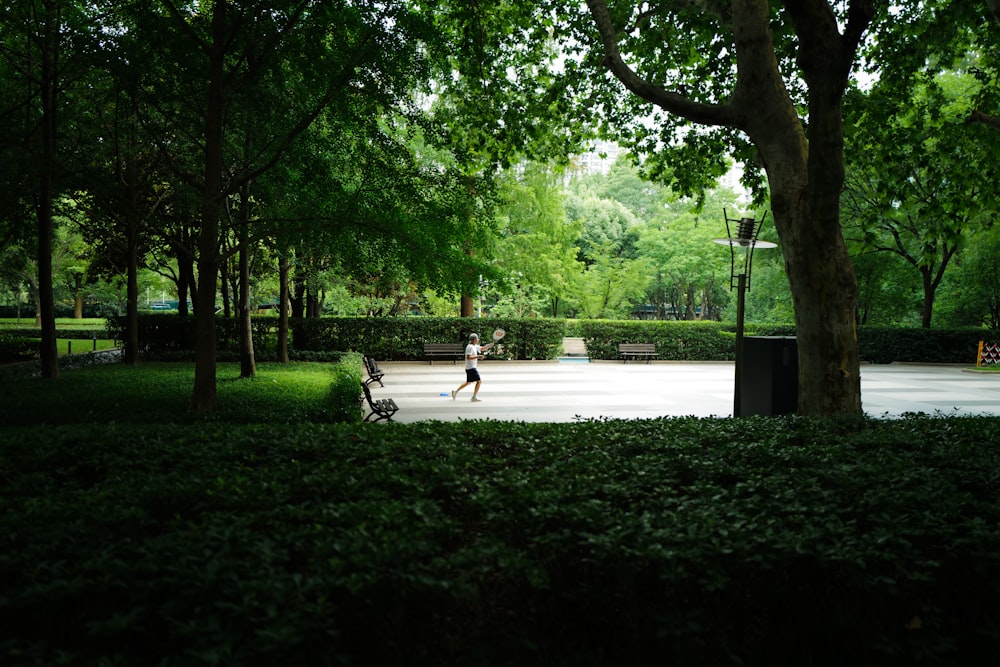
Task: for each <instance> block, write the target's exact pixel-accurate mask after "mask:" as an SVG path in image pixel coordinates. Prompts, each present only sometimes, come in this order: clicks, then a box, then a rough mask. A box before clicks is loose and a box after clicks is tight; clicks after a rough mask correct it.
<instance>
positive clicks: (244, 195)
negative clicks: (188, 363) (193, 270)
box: [238, 184, 257, 378]
mask: <svg viewBox="0 0 1000 667" xmlns="http://www.w3.org/2000/svg"><path fill="white" fill-rule="evenodd" d="M240 194H241V196H240V204H241V205H240V226H239V235H240V240H239V243H240V248H239V253H240V254H239V257H240V285H239V289H240V305H239V309H238V310H239V316H240V377H241V378H255V377H257V360H256V359H255V358H254V352H253V326H252V322H251V320H250V185H249V184H245V185H243V186H242V187H241V189H240Z"/></svg>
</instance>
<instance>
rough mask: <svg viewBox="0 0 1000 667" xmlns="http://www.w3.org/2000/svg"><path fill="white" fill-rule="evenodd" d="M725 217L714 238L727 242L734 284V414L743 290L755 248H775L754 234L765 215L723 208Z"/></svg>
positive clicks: (738, 398) (738, 397) (737, 412)
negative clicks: (722, 233)
mask: <svg viewBox="0 0 1000 667" xmlns="http://www.w3.org/2000/svg"><path fill="white" fill-rule="evenodd" d="M723 215H725V217H726V233H727V234H728V235H729V236H728V237H727V238H724V239H714V241H715V242H716V243H718V244H721V245H728V246H729V289H733V288H734V287H735V288H736V368H735V381H736V385H735V387H733V417H740V416H742V412H743V320H744V318H745V314H746V293H747V290H749V289H750V270H751V268H752V266H753V251H754V248H775V247H777V245H776V244H774V243H771V242H770V241H758V240H757V235H758V234H759V233H760V228H761V227H762V226H763V224H764V218H761V219H760V222H757V220H755V219H754V218H740V219H738V220H737V219H733V220H731V219H730V217H729V213H728V212H726V210H725V209H723ZM730 222H734V223H735V224H736V235H735V236H734V235H733V232H732V231H731V229H730V227H729V223H730ZM737 248H740V249H741V252H740V258H739V260H737V258H736V249H737Z"/></svg>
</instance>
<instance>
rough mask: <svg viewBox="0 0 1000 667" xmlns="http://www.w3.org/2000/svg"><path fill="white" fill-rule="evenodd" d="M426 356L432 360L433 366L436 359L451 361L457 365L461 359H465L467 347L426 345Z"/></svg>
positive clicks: (459, 345) (446, 344) (454, 344)
mask: <svg viewBox="0 0 1000 667" xmlns="http://www.w3.org/2000/svg"><path fill="white" fill-rule="evenodd" d="M424 356H425V357H427V358H428V359H430V362H431V364H433V363H434V359H435V358H443V359H451V360H452V363H455V362H456V361H458V360H459V359H465V345H463V344H462V343H424Z"/></svg>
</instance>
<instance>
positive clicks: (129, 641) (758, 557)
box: [0, 418, 1000, 667]
mask: <svg viewBox="0 0 1000 667" xmlns="http://www.w3.org/2000/svg"><path fill="white" fill-rule="evenodd" d="M0 437H3V441H4V443H5V445H4V447H3V448H2V449H0V471H2V476H0V480H2V493H3V498H4V502H3V503H2V504H0V580H2V581H3V582H4V586H3V593H2V594H0V661H2V662H3V664H5V665H11V666H17V667H21V666H29V665H31V666H39V667H41V666H42V665H46V666H47V665H54V664H74V665H98V664H105V665H149V664H157V665H163V666H164V667H171V666H174V665H178V666H181V665H184V666H186V665H193V664H225V665H227V666H230V667H238V666H242V665H278V664H281V665H285V664H288V665H299V664H301V665H343V664H358V665H361V664H365V665H385V664H406V665H527V666H534V665H546V666H548V665H567V666H568V665H573V666H578V665H584V666H586V665H640V666H641V665H665V664H667V665H678V666H688V665H691V666H701V665H722V664H742V665H762V666H763V665H766V666H768V667H775V666H784V665H796V666H798V665H876V664H877V665H988V664H997V660H998V658H1000V655H998V653H1000V574H998V573H1000V494H998V493H997V484H996V480H997V479H998V477H1000V448H998V447H997V446H996V444H997V443H998V442H1000V420H997V419H994V418H949V419H931V418H914V419H907V420H899V421H877V420H865V421H863V422H837V421H828V420H809V419H803V418H788V419H775V418H752V419H741V420H729V419H695V418H683V419H658V420H648V421H616V420H605V421H582V422H577V423H572V424H517V423H499V422H469V421H466V422H457V423H448V424H443V423H437V424H415V425H406V424H380V425H372V424H353V425H343V424H342V425H329V424H307V423H300V424H267V425H257V424H250V425H236V424H232V423H226V424H220V423H197V424H183V425H171V424H163V425H158V426H157V427H155V428H150V427H149V425H147V424H125V423H98V422H94V423H91V424H77V425H74V426H41V427H39V426H37V425H32V426H26V427H22V428H5V429H3V430H2V431H0Z"/></svg>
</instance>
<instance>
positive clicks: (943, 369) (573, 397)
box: [372, 360, 1000, 422]
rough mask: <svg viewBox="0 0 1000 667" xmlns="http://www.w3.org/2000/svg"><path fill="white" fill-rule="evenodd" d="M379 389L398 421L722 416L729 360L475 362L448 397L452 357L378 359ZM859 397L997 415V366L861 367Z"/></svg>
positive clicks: (881, 411) (876, 411)
mask: <svg viewBox="0 0 1000 667" xmlns="http://www.w3.org/2000/svg"><path fill="white" fill-rule="evenodd" d="M379 366H380V367H381V368H382V369H383V370H384V371H385V378H383V382H384V383H385V387H384V388H383V387H379V386H378V384H377V383H376V384H374V386H373V387H372V393H373V395H374V396H375V397H390V398H392V399H393V400H395V401H396V403H397V404H398V405H399V408H400V409H399V412H397V413H396V416H395V417H394V418H393V419H394V420H395V421H398V422H416V421H423V420H441V421H455V420H458V419H495V420H513V421H527V422H569V421H573V420H575V419H578V418H584V419H591V418H593V419H597V418H601V417H610V418H622V419H635V418H651V417H660V416H684V415H694V416H697V417H709V416H718V417H729V416H732V413H733V388H734V384H735V382H734V368H733V364H732V363H731V362H729V363H726V362H718V363H684V362H659V363H652V364H643V363H629V364H623V363H621V362H594V363H588V362H586V361H579V360H577V361H562V362H557V361H537V362H535V361H490V360H487V361H482V362H480V372H481V373H482V376H483V387H482V389H481V390H480V394H479V397H480V398H481V399H482V401H481V402H479V403H472V402H471V401H470V400H469V399H470V398H471V397H472V387H471V386H470V387H466V388H465V389H464V390H462V392H461V393H460V394H459V395H458V400H454V401H453V400H452V398H451V395H450V392H451V390H452V389H455V388H456V387H457V386H458V385H459V384H461V383H462V382H463V381H464V379H465V373H464V371H463V370H462V368H463V367H462V365H461V363H458V364H455V365H452V364H451V363H449V362H441V361H437V362H434V364H433V365H431V364H428V363H426V362H379ZM861 400H862V406H863V408H864V411H865V412H866V413H867V414H869V415H871V416H873V417H886V418H895V417H900V416H902V415H904V414H906V413H919V412H922V413H926V414H947V415H971V414H989V415H1000V374H996V375H993V374H982V373H974V372H968V371H965V370H963V367H961V366H950V365H909V364H889V365H884V366H883V365H865V366H862V368H861Z"/></svg>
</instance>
